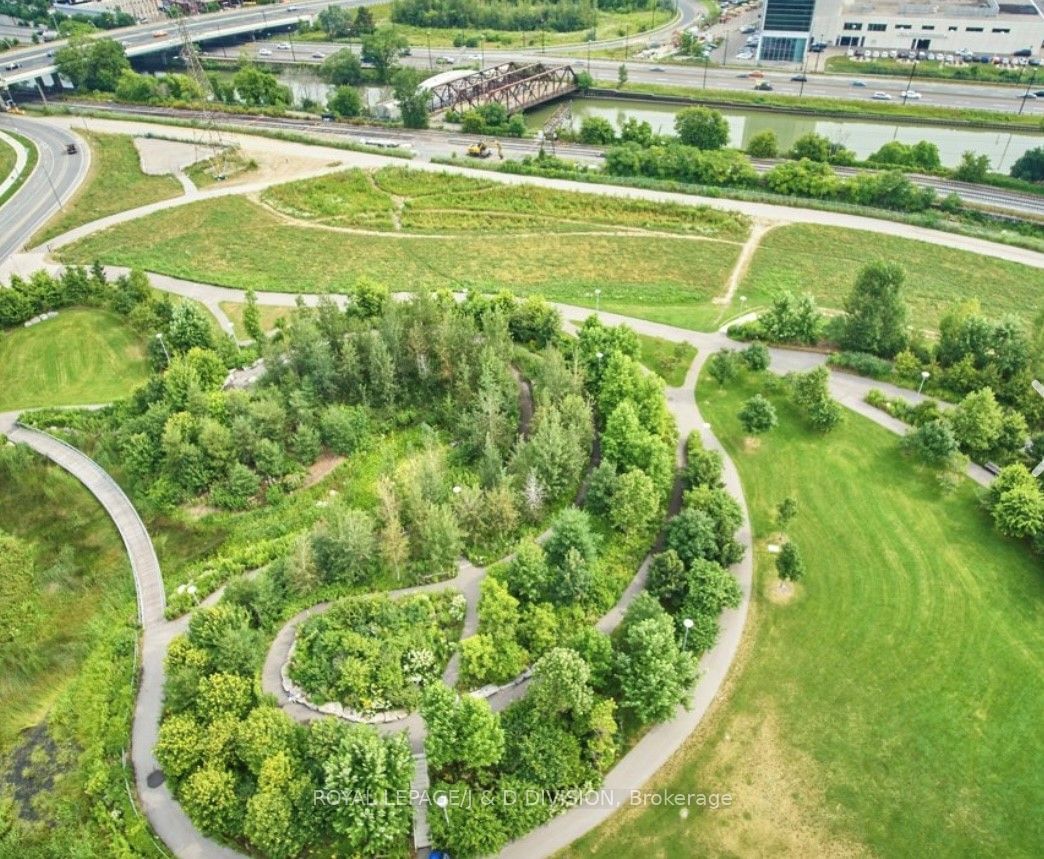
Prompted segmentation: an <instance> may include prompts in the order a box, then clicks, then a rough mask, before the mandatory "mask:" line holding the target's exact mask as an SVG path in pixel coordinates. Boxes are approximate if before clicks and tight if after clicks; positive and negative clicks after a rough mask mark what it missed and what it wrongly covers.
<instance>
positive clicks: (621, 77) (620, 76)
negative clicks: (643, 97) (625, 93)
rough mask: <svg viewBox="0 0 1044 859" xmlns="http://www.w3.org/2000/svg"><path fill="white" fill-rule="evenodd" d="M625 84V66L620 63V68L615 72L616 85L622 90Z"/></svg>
mask: <svg viewBox="0 0 1044 859" xmlns="http://www.w3.org/2000/svg"><path fill="white" fill-rule="evenodd" d="M626 83H627V66H626V64H624V63H620V68H618V69H617V70H616V85H617V86H618V87H619V88H620V89H623V88H624V85H625V84H626Z"/></svg>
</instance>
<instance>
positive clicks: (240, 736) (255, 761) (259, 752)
mask: <svg viewBox="0 0 1044 859" xmlns="http://www.w3.org/2000/svg"><path fill="white" fill-rule="evenodd" d="M297 731H298V728H297V725H296V724H294V722H292V721H291V720H290V717H289V716H287V715H286V713H284V712H283V711H282V710H280V709H278V708H277V707H255V708H254V709H253V710H251V711H250V713H249V715H248V716H247V717H246V719H244V720H243V721H242V722H240V723H239V725H238V726H237V728H236V756H237V757H238V758H239V759H240V760H241V761H242V762H243V763H244V764H245V765H246V767H247V769H248V770H250V772H251V773H252V774H253V775H255V776H257V775H259V774H260V773H261V769H262V766H263V765H264V763H265V761H267V760H269V759H270V758H272V757H274V756H275V755H281V754H288V755H291V756H292V755H293V754H294V753H295V752H296V751H297V748H296V746H297Z"/></svg>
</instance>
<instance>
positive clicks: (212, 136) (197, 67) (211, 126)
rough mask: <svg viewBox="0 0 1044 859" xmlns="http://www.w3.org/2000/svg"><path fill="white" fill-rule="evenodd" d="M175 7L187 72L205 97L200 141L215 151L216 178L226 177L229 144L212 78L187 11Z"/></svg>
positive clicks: (213, 163) (212, 162)
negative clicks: (215, 103) (218, 118)
mask: <svg viewBox="0 0 1044 859" xmlns="http://www.w3.org/2000/svg"><path fill="white" fill-rule="evenodd" d="M174 8H175V9H177V17H176V18H175V19H174V20H175V21H176V22H177V26H178V36H179V37H180V39H181V59H182V61H183V62H184V63H185V71H186V73H187V74H188V76H189V77H190V78H192V80H194V81H195V82H196V86H197V87H198V88H199V91H200V93H201V95H202V97H203V109H202V113H203V116H202V118H201V122H202V126H203V128H202V132H203V133H202V135H201V137H202V139H201V141H200V142H201V144H202V145H204V146H206V147H208V148H210V149H212V150H213V151H214V155H213V157H212V158H211V164H212V165H213V166H212V169H213V170H214V176H215V178H217V179H224V178H225V173H226V168H227V166H228V165H227V163H226V160H225V153H226V149H227V147H228V144H227V143H226V142H225V141H224V140H223V139H222V137H221V131H220V129H219V128H218V127H217V121H216V120H215V118H214V112H213V111H212V110H211V108H210V104H211V99H212V98H213V97H215V94H214V91H213V88H212V87H211V86H210V79H209V78H208V77H207V75H206V72H204V71H203V66H202V64H201V63H200V61H199V52H198V51H197V50H196V45H195V43H194V42H193V41H192V37H191V36H190V35H189V31H188V27H187V26H186V24H185V17H186V16H185V13H184V11H182V9H180V8H178V7H174Z"/></svg>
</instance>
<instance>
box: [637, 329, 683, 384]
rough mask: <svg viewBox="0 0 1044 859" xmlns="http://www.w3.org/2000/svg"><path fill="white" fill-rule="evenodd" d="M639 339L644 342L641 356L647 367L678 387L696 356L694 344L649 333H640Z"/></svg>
mask: <svg viewBox="0 0 1044 859" xmlns="http://www.w3.org/2000/svg"><path fill="white" fill-rule="evenodd" d="M638 340H639V342H640V343H641V344H642V354H641V356H640V357H641V360H642V363H643V364H644V365H645V366H646V367H648V368H649V369H650V370H652V371H653V372H654V373H656V375H658V376H659V377H660V378H662V379H663V380H664V381H665V382H666V383H667V384H668V385H669V386H671V387H674V388H676V387H678V386H679V385H681V384H682V382H684V381H685V374H686V373H687V372H688V370H689V367H690V365H691V364H692V361H693V359H694V358H695V357H696V348H695V347H694V346H690V345H689V344H688V343H677V342H674V341H672V340H664V339H663V338H662V337H652V336H650V335H648V334H639V335H638Z"/></svg>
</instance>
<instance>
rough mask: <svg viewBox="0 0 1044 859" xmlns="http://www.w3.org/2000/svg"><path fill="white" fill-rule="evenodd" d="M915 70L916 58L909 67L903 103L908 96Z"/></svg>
mask: <svg viewBox="0 0 1044 859" xmlns="http://www.w3.org/2000/svg"><path fill="white" fill-rule="evenodd" d="M916 72H917V60H914V61H913V65H912V66H911V67H910V78H909V80H907V82H906V91H905V92H904V93H903V104H906V101H907V99H909V98H910V90H911V88H912V87H913V79H914V74H915V73H916Z"/></svg>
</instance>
